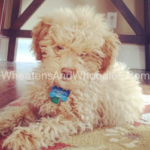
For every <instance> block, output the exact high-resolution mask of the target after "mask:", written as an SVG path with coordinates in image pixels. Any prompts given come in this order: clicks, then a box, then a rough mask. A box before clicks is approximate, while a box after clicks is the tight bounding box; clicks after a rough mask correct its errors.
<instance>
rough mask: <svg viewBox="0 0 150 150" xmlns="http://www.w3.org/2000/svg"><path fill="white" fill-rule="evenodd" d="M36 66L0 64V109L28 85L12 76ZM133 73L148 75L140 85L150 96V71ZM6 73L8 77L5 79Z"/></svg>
mask: <svg viewBox="0 0 150 150" xmlns="http://www.w3.org/2000/svg"><path fill="white" fill-rule="evenodd" d="M36 66H37V63H15V62H13V63H11V62H0V108H1V107H3V106H5V105H7V104H8V103H10V102H11V101H14V100H16V99H18V98H19V97H21V95H22V92H23V90H24V87H25V84H26V83H27V81H26V80H25V79H22V80H18V79H16V77H15V78H13V76H12V74H28V73H30V72H31V71H32V69H33V68H34V67H36ZM131 71H133V73H134V74H137V75H142V74H146V78H145V77H144V76H143V79H141V80H140V83H141V87H142V90H143V94H148V95H150V79H148V78H150V71H149V72H147V71H145V70H137V69H134V70H131ZM6 73H7V74H8V77H4V75H6ZM10 73H11V76H10ZM9 77H10V79H9Z"/></svg>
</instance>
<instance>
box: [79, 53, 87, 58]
mask: <svg viewBox="0 0 150 150" xmlns="http://www.w3.org/2000/svg"><path fill="white" fill-rule="evenodd" d="M87 55H88V54H86V53H83V54H80V57H86V56H87Z"/></svg>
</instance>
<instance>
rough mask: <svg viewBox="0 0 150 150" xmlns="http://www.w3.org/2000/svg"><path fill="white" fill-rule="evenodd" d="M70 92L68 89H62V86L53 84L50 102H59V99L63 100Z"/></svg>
mask: <svg viewBox="0 0 150 150" xmlns="http://www.w3.org/2000/svg"><path fill="white" fill-rule="evenodd" d="M69 94H70V91H69V90H64V89H62V88H60V87H59V88H58V87H57V86H53V87H52V90H51V92H50V93H49V96H50V98H51V102H53V103H55V104H59V102H60V100H62V102H65V101H66V100H67V98H68V96H69Z"/></svg>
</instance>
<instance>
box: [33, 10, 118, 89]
mask: <svg viewBox="0 0 150 150" xmlns="http://www.w3.org/2000/svg"><path fill="white" fill-rule="evenodd" d="M118 43H119V41H118V38H117V36H116V34H114V33H113V32H111V31H110V30H109V29H108V27H107V25H106V22H105V20H104V17H103V15H100V14H98V15H95V14H94V12H93V9H91V8H88V7H78V8H76V9H75V10H70V9H60V10H58V11H55V12H54V13H52V14H51V16H49V17H42V18H41V22H39V23H38V24H37V26H35V27H34V29H33V43H32V48H33V50H34V53H35V56H36V58H37V60H41V61H42V69H43V70H44V72H46V73H51V74H54V73H55V72H57V73H58V74H59V75H60V74H63V78H62V79H61V80H60V81H59V84H61V86H62V83H63V84H65V85H66V86H68V85H70V84H71V82H73V79H71V80H68V79H69V78H70V76H72V77H73V76H74V75H75V74H76V73H77V72H78V73H79V72H86V73H98V72H99V73H101V74H103V73H104V72H106V70H107V69H108V68H109V67H110V66H111V65H113V63H114V61H115V58H116V54H117V50H118ZM73 74H74V75H73ZM64 77H66V78H64ZM57 82H58V80H57ZM64 82H65V83H64ZM68 82H69V83H68Z"/></svg>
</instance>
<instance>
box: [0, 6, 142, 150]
mask: <svg viewBox="0 0 150 150" xmlns="http://www.w3.org/2000/svg"><path fill="white" fill-rule="evenodd" d="M32 35H33V42H32V49H33V51H34V54H35V56H36V59H37V60H40V61H41V63H40V65H39V66H38V67H37V68H36V69H35V70H34V72H35V75H36V74H38V75H39V76H40V77H41V78H40V79H38V80H35V79H34V80H33V81H32V83H30V84H28V85H27V86H26V90H25V92H24V94H23V98H24V99H25V100H26V103H25V104H23V105H22V106H21V107H17V106H15V107H11V108H10V107H6V108H4V109H2V110H1V111H0V134H1V135H6V134H7V135H9V136H8V137H7V139H6V140H5V141H4V143H3V147H5V148H6V149H8V150H27V149H28V150H37V149H40V148H42V147H44V148H46V147H48V146H49V145H53V144H54V143H57V142H60V141H62V140H64V139H65V138H66V137H68V136H70V135H74V134H78V133H81V132H84V131H90V130H93V129H94V128H95V127H103V126H118V125H123V124H126V123H134V121H135V120H137V119H138V118H139V116H140V114H141V112H142V110H143V108H144V103H143V100H142V97H141V95H142V92H141V88H140V87H139V83H138V81H136V80H135V78H134V76H133V75H132V74H131V73H130V72H129V71H128V70H127V69H126V67H125V65H123V64H121V63H117V62H116V56H117V53H118V46H119V44H120V42H119V40H118V37H117V35H116V34H115V33H113V32H112V31H111V30H110V29H109V28H108V27H107V24H106V20H105V19H104V16H103V15H102V14H95V12H94V9H93V8H89V7H77V8H76V9H74V10H71V9H68V8H66V9H59V10H56V11H54V12H53V13H52V14H50V15H49V16H44V17H41V21H40V22H39V23H38V24H37V25H36V26H35V27H34V29H33V32H32ZM64 68H65V69H68V70H71V71H72V72H73V74H71V78H70V76H69V78H64V77H63V76H61V78H58V76H57V77H56V76H55V75H56V74H55V73H56V72H57V74H58V75H60V74H62V69H64ZM84 73H85V74H84ZM46 75H48V77H49V78H47V76H46ZM98 75H99V76H98ZM54 76H55V78H53V77H54ZM85 76H86V78H85ZM91 77H95V78H91ZM53 86H57V87H61V88H63V89H65V90H69V91H70V94H69V96H68V98H67V101H66V102H62V101H60V103H59V104H55V103H53V102H52V101H51V99H50V96H49V93H50V92H51V89H52V87H53Z"/></svg>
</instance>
